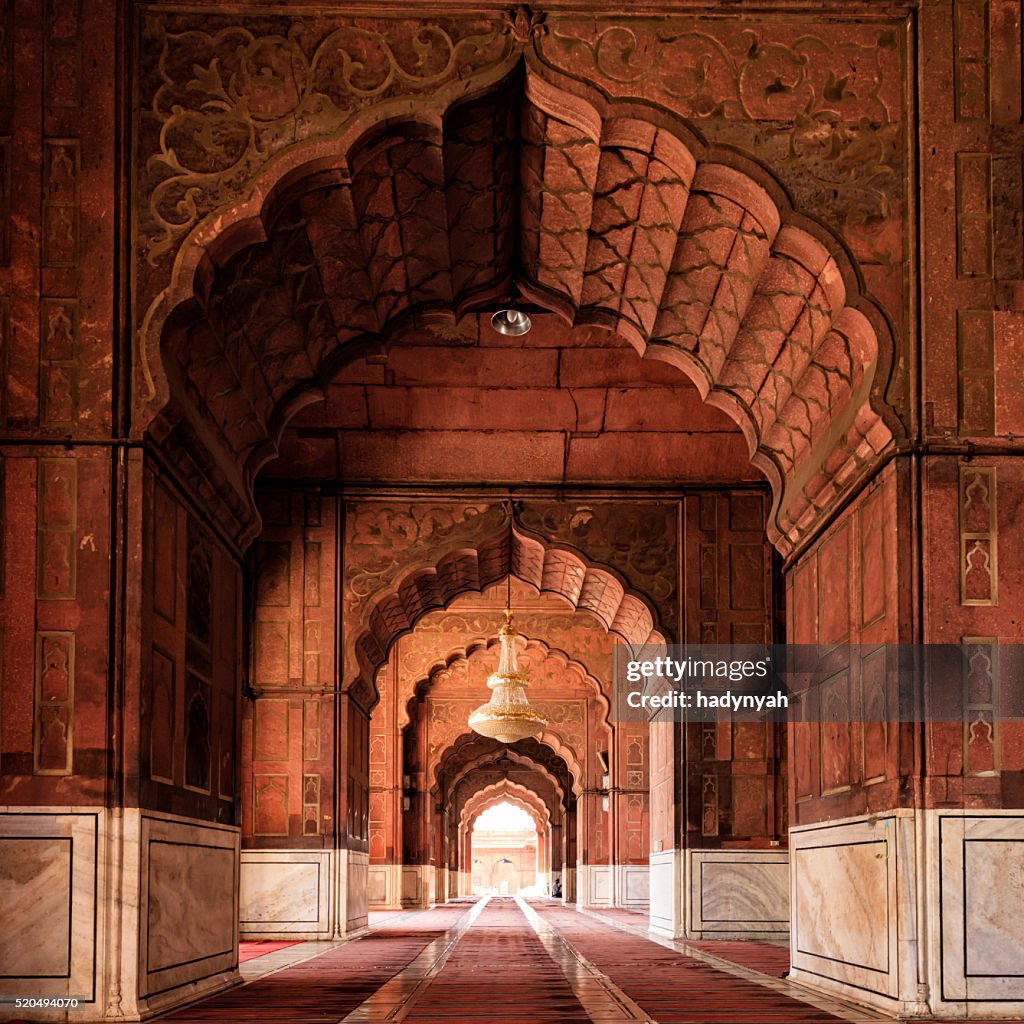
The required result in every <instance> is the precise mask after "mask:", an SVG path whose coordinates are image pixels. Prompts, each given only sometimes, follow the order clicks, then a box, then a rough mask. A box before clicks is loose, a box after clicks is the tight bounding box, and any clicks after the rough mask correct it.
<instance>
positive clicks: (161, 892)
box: [139, 814, 239, 996]
mask: <svg viewBox="0 0 1024 1024" xmlns="http://www.w3.org/2000/svg"><path fill="white" fill-rule="evenodd" d="M238 841H239V833H238V830H237V829H232V828H226V827H217V826H212V825H205V824H203V823H201V822H196V821H181V820H176V819H173V818H170V817H163V816H155V815H154V816H150V815H148V814H144V815H143V816H142V819H141V822H140V827H139V855H140V869H141V879H142V885H141V888H140V893H139V928H140V934H139V945H140V958H139V960H140V962H139V988H140V994H141V995H143V996H153V995H159V994H161V993H163V992H166V991H168V990H170V989H172V988H177V987H178V986H180V985H183V984H186V983H187V982H190V981H194V980H199V979H203V978H207V977H210V976H211V975H215V974H219V973H220V972H222V971H225V970H230V969H232V968H234V967H236V966H237V963H238Z"/></svg>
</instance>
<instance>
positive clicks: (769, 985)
mask: <svg viewBox="0 0 1024 1024" xmlns="http://www.w3.org/2000/svg"><path fill="white" fill-rule="evenodd" d="M787 967H788V954H787V951H786V949H785V948H784V947H780V946H776V945H771V944H768V943H754V942H751V943H737V942H700V943H683V942H671V941H668V940H661V939H653V938H651V937H649V936H648V934H647V930H646V918H644V917H643V916H641V915H638V914H631V913H629V912H627V911H608V912H601V911H596V912H582V913H581V912H578V911H576V910H574V909H572V908H566V907H564V906H562V904H561V903H559V902H556V901H553V900H543V899H541V900H530V901H524V900H522V899H519V898H514V899H513V898H507V897H505V898H501V897H491V898H484V899H480V900H469V899H467V900H461V901H455V902H452V903H449V904H446V905H445V906H441V907H436V908H434V909H432V910H421V911H408V912H392V913H387V914H381V915H379V916H376V918H375V919H371V923H370V930H369V933H368V934H366V935H365V936H363V937H362V938H359V939H356V940H353V941H349V942H302V943H297V944H295V945H291V946H287V947H285V948H281V949H276V950H272V951H270V952H267V953H265V954H263V955H259V956H255V957H253V958H252V959H249V960H247V961H246V962H245V963H243V964H242V967H241V970H242V975H243V978H244V979H245V983H244V985H243V986H242V987H240V988H236V989H233V990H231V991H230V992H226V993H222V994H221V995H218V996H215V997H213V998H211V999H207V1000H205V1001H202V1002H199V1003H196V1004H193V1005H192V1006H190V1007H187V1008H185V1009H183V1010H178V1011H177V1012H175V1013H173V1014H170V1015H169V1016H168V1017H167V1018H164V1019H168V1020H173V1021H175V1022H176V1024H207V1022H213V1021H216V1022H219V1024H236V1022H237V1024H248V1022H256V1021H260V1022H277V1021H280V1022H285V1021H288V1022H296V1024H343V1022H352V1024H384V1022H389V1024H390V1022H394V1024H402V1022H404V1024H484V1022H487V1024H619V1022H626V1021H633V1022H642V1024H755V1022H756V1024H776V1022H778V1024H789V1022H792V1024H836V1022H841V1021H847V1022H851V1024H868V1022H874V1021H879V1020H887V1019H889V1018H886V1017H885V1016H883V1015H881V1014H878V1013H875V1012H872V1011H866V1010H862V1009H859V1008H856V1007H853V1006H851V1005H849V1004H846V1003H843V1002H839V1001H836V1000H832V999H826V998H823V997H819V996H816V995H814V994H813V993H810V992H809V991H808V990H807V989H805V988H802V987H801V986H798V985H794V984H792V983H790V982H788V981H786V980H785V979H784V978H783V977H781V975H782V974H784V973H785V970H786V968H787Z"/></svg>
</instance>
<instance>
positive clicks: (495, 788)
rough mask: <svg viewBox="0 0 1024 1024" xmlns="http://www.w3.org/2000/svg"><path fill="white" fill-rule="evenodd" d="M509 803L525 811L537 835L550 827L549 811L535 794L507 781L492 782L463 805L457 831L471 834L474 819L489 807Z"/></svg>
mask: <svg viewBox="0 0 1024 1024" xmlns="http://www.w3.org/2000/svg"><path fill="white" fill-rule="evenodd" d="M502 803H509V804H514V805H515V806H516V807H519V808H521V809H522V810H524V811H526V813H527V814H529V815H530V817H531V818H532V819H533V821H534V824H535V825H536V826H537V833H538V835H542V834H543V833H544V831H545V830H546V829H547V828H548V827H550V825H551V811H550V809H549V808H548V807H547V805H546V804H545V803H544V801H543V800H541V798H540V797H539V796H537V794H536V793H534V792H532V791H531V790H529V789H527V788H526V787H525V786H521V785H519V784H518V783H516V782H512V781H511V780H509V779H502V780H501V781H500V782H492V783H491V784H490V785H487V786H484V787H483V788H482V789H478V790H477V791H476V792H475V793H474V794H473V795H472V796H471V797H470V798H469V799H468V800H467V801H466V803H465V804H464V805H463V808H462V813H461V814H460V815H459V830H460V831H461V832H472V831H473V827H474V825H475V824H476V819H477V818H479V817H480V815H481V814H483V812H484V811H486V810H487V809H488V808H490V807H496V806H497V805H498V804H502Z"/></svg>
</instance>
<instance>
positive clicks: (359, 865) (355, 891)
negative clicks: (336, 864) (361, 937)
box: [338, 850, 370, 935]
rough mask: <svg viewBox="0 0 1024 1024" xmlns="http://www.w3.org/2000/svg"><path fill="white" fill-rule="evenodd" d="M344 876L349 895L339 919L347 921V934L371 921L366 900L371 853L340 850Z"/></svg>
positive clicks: (356, 930) (359, 929)
mask: <svg viewBox="0 0 1024 1024" xmlns="http://www.w3.org/2000/svg"><path fill="white" fill-rule="evenodd" d="M338 854H339V856H340V857H341V869H342V872H343V875H342V877H343V878H344V879H345V880H346V885H345V888H346V892H347V897H346V900H345V913H344V915H339V920H343V921H344V922H345V934H346V935H347V934H351V933H352V932H358V931H361V930H362V929H364V928H365V927H366V926H367V924H368V923H369V916H368V912H369V907H368V906H367V902H366V879H367V874H368V869H369V861H370V857H369V854H367V853H364V852H363V851H362V850H339V851H338Z"/></svg>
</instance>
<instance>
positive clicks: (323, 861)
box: [239, 850, 334, 940]
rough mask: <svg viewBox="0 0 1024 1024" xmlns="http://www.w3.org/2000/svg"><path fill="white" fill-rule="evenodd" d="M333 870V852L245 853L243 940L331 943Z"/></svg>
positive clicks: (242, 881)
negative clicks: (313, 940) (317, 940)
mask: <svg viewBox="0 0 1024 1024" xmlns="http://www.w3.org/2000/svg"><path fill="white" fill-rule="evenodd" d="M332 867H333V863H332V853H331V851H330V850H243V851H242V863H241V892H240V900H239V904H240V909H239V929H240V934H241V938H243V939H247V940H253V939H290V938H291V939H329V938H331V936H332V931H333V926H334V922H333V919H332V915H331V905H332V902H333V901H332V891H333V890H332V875H333V871H332Z"/></svg>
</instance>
